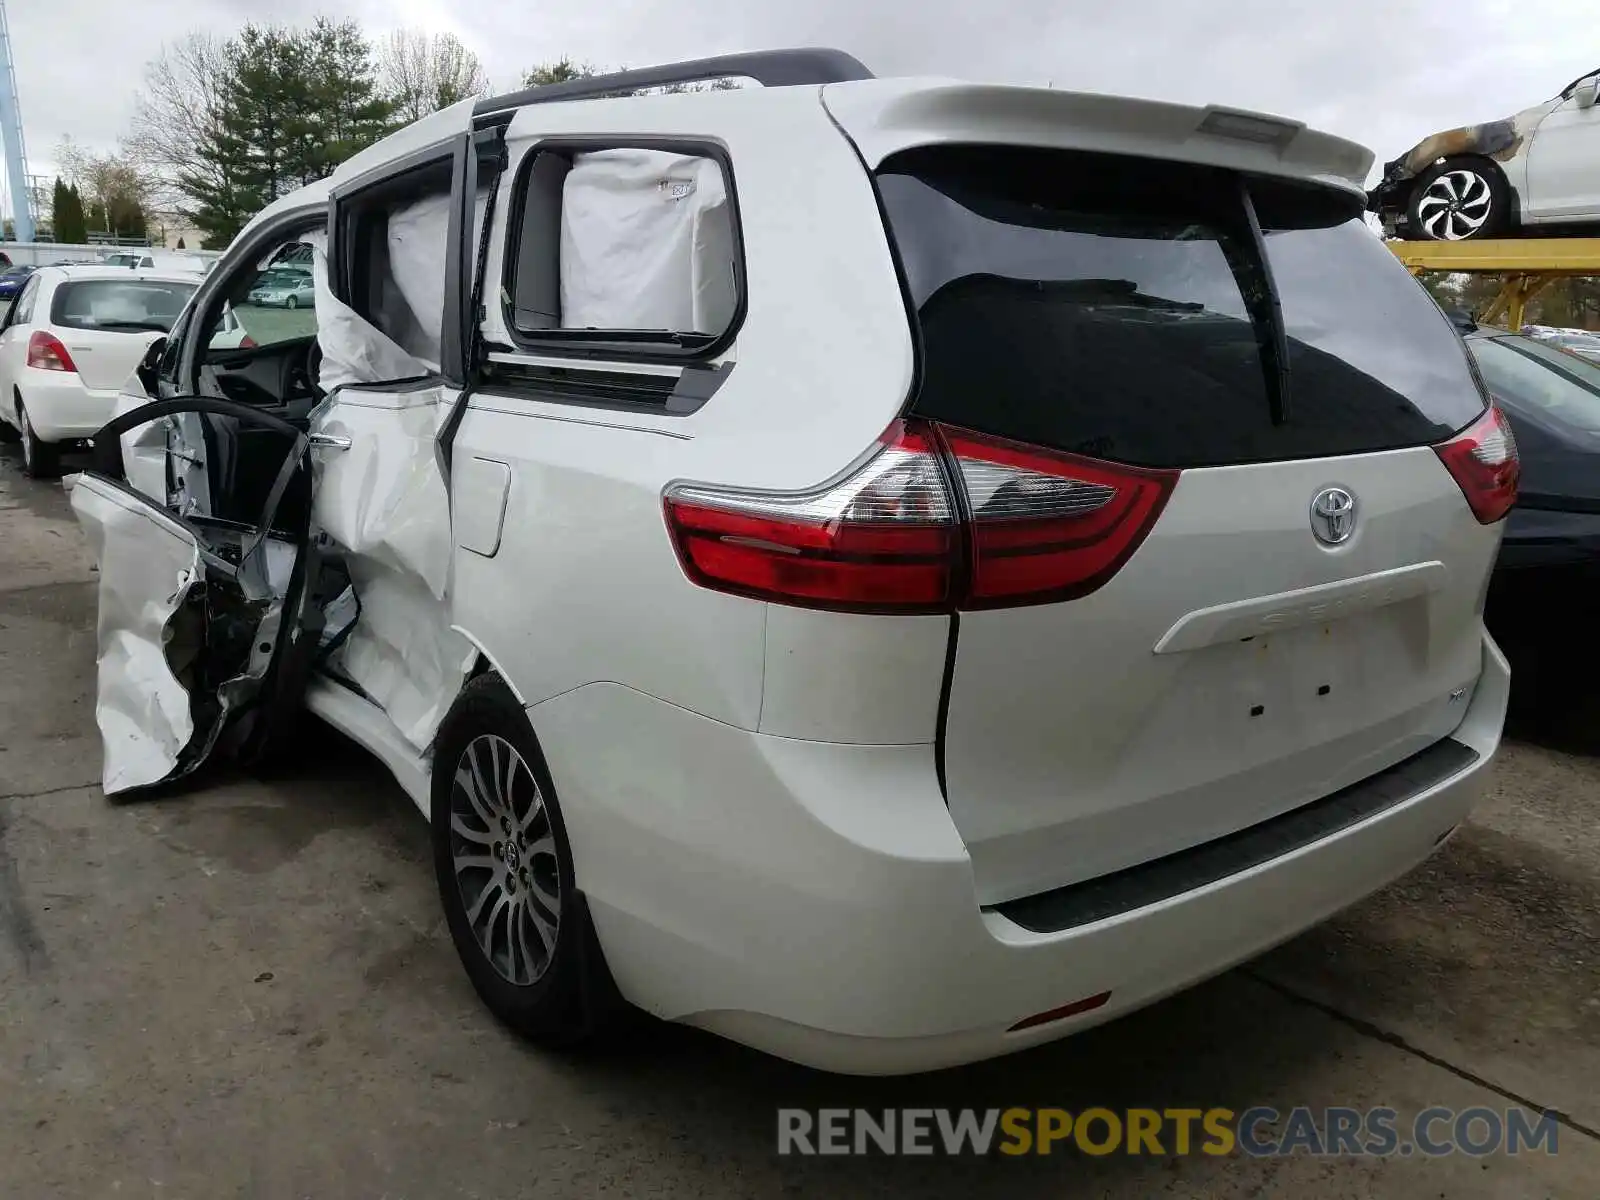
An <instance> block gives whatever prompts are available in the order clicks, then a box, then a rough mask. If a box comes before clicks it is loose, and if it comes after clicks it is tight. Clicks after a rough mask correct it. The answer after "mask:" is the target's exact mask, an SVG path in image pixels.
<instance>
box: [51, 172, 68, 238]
mask: <svg viewBox="0 0 1600 1200" xmlns="http://www.w3.org/2000/svg"><path fill="white" fill-rule="evenodd" d="M71 207H72V193H71V192H69V191H67V185H66V183H65V182H63V181H62V178H61V176H59V175H57V176H56V186H55V189H54V190H53V191H52V192H51V194H50V232H51V235H52V236H53V237H54V238H55V239H56V241H58V242H64V241H66V240H67V239H66V238H65V237H63V236H62V235H61V230H62V229H63V227H64V226H65V224H66V222H67V221H68V220H70V219H71V214H70V212H69V211H68V210H69V209H71Z"/></svg>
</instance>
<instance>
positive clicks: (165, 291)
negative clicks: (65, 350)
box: [50, 279, 196, 333]
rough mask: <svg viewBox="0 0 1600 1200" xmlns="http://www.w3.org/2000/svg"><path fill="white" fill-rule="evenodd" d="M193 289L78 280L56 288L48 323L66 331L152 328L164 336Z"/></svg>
mask: <svg viewBox="0 0 1600 1200" xmlns="http://www.w3.org/2000/svg"><path fill="white" fill-rule="evenodd" d="M195 287H196V285H195V284H192V283H161V282H158V281H157V280H154V279H80V280H77V281H75V282H69V283H64V284H62V285H61V286H60V287H58V288H57V289H56V295H55V300H54V301H53V302H52V303H51V305H50V321H51V323H52V324H55V325H61V326H65V327H66V328H68V329H109V330H119V329H121V330H127V331H129V332H136V331H139V330H143V329H156V330H160V331H161V332H162V333H166V332H168V331H169V330H170V329H171V328H172V322H173V321H175V320H177V318H178V314H179V313H180V312H182V311H183V306H184V305H185V304H187V303H188V302H189V297H190V296H192V295H193V294H194V290H195Z"/></svg>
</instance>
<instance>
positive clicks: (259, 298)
mask: <svg viewBox="0 0 1600 1200" xmlns="http://www.w3.org/2000/svg"><path fill="white" fill-rule="evenodd" d="M248 301H249V303H251V304H256V305H260V306H261V307H263V308H311V307H312V306H313V305H315V304H316V302H317V296H316V292H315V290H314V289H313V288H312V286H311V273H310V272H309V271H296V270H293V269H288V268H283V269H278V270H272V271H268V272H267V273H266V274H265V275H263V276H262V277H261V279H260V280H259V281H258V282H257V284H256V286H255V287H253V288H251V289H250V295H249V298H248Z"/></svg>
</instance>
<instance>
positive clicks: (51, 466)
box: [17, 397, 61, 479]
mask: <svg viewBox="0 0 1600 1200" xmlns="http://www.w3.org/2000/svg"><path fill="white" fill-rule="evenodd" d="M17 425H18V427H19V428H20V429H21V431H22V470H23V473H24V474H26V475H27V476H28V477H29V478H30V479H54V478H55V477H56V476H57V475H59V474H60V473H61V465H60V463H61V451H60V448H59V447H57V446H56V445H55V443H53V442H44V441H40V440H39V435H38V434H37V433H35V432H34V429H33V422H32V421H30V420H29V419H28V408H27V406H26V405H25V404H23V403H22V400H21V398H20V397H19V398H18V399H17Z"/></svg>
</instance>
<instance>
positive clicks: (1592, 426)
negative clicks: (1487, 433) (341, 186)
mask: <svg viewBox="0 0 1600 1200" xmlns="http://www.w3.org/2000/svg"><path fill="white" fill-rule="evenodd" d="M1467 345H1468V346H1469V347H1470V348H1471V350H1472V353H1473V356H1474V357H1475V358H1476V359H1477V360H1478V369H1479V370H1480V371H1482V372H1483V381H1484V383H1486V384H1488V385H1489V390H1490V391H1491V392H1493V393H1494V394H1495V395H1496V396H1500V397H1503V398H1504V400H1505V402H1506V404H1507V405H1508V406H1510V407H1511V408H1513V409H1519V408H1520V409H1527V410H1531V412H1532V413H1533V414H1535V415H1538V414H1542V415H1544V416H1547V417H1553V418H1554V419H1555V420H1557V421H1560V422H1561V423H1562V424H1563V425H1567V426H1570V427H1572V428H1574V429H1581V430H1584V431H1585V432H1588V433H1600V367H1596V366H1595V365H1594V364H1592V363H1588V362H1585V361H1584V360H1583V359H1581V358H1578V357H1577V356H1576V355H1573V354H1568V353H1566V352H1565V351H1561V350H1552V349H1550V348H1549V347H1548V346H1541V345H1540V344H1539V343H1538V342H1535V341H1531V340H1530V339H1528V338H1523V337H1497V338H1486V337H1485V338H1468V339H1467Z"/></svg>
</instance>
